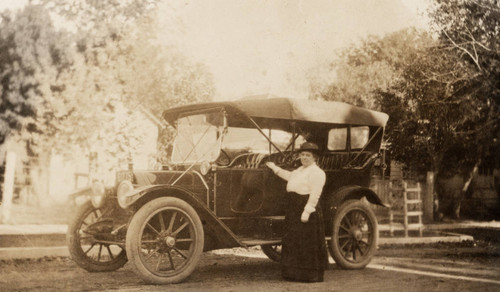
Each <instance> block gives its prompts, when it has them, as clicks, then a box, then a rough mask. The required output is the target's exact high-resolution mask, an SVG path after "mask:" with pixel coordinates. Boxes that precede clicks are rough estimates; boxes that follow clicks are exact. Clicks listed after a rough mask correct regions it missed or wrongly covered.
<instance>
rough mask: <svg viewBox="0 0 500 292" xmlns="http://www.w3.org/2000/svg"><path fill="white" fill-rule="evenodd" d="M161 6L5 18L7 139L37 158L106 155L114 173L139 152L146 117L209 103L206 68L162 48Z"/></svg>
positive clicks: (1, 70) (0, 31) (122, 4)
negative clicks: (181, 106) (175, 107)
mask: <svg viewBox="0 0 500 292" xmlns="http://www.w3.org/2000/svg"><path fill="white" fill-rule="evenodd" d="M156 2H158V1H155V0H151V1H150V0H140V1H135V0H134V1H132V0H131V1H114V0H107V1H71V0H54V1H40V3H41V4H40V5H32V4H28V5H27V6H26V7H25V8H24V9H23V10H22V11H21V12H19V13H18V14H17V15H11V14H10V13H7V12H5V13H4V14H3V18H2V24H1V27H0V47H1V48H2V50H1V51H0V76H1V80H2V83H1V84H2V87H1V90H2V91H1V92H0V93H1V95H2V104H1V106H0V123H1V125H0V130H1V135H0V138H1V139H2V140H3V139H5V137H7V135H10V137H11V138H13V137H17V138H18V140H19V141H23V142H24V143H25V145H27V146H28V147H29V149H30V151H31V153H32V155H34V156H37V157H47V158H50V154H51V153H53V152H54V151H55V152H59V153H61V152H64V153H66V154H70V155H71V154H73V153H75V149H82V151H83V153H84V154H85V155H87V156H88V157H95V156H91V155H90V154H91V153H92V152H99V155H100V157H101V159H100V161H107V163H106V164H107V165H106V166H105V167H108V168H109V167H111V166H112V165H113V166H115V167H116V166H118V165H119V163H120V162H124V161H126V160H127V159H128V157H129V155H130V154H134V153H135V152H136V151H138V148H139V147H138V146H139V144H140V143H141V140H142V133H144V130H143V129H141V125H140V123H138V122H137V121H138V120H140V119H141V117H140V116H141V112H148V113H149V112H152V113H153V116H155V118H158V119H159V118H160V114H161V112H162V111H163V109H165V108H166V107H168V106H172V105H176V104H182V103H187V102H193V101H197V100H208V99H210V98H212V96H213V94H214V86H213V82H212V79H211V75H210V74H209V73H208V70H207V68H205V67H204V66H203V65H201V64H195V63H193V62H191V61H190V60H189V59H187V58H186V57H185V56H183V55H182V53H181V52H179V51H178V50H176V49H175V48H174V47H164V46H160V45H159V42H158V41H157V40H156V36H157V29H158V26H157V17H158V15H156V14H155V10H154V9H153V8H154V7H155V3H156ZM54 19H56V20H57V23H58V26H55V25H54V24H53V20H54ZM146 116H147V115H146ZM142 119H144V117H142ZM76 153H80V152H76ZM39 161H41V160H39ZM44 161H45V165H44V168H48V167H47V161H48V159H44ZM103 166H104V165H101V166H100V167H101V168H102V167H103Z"/></svg>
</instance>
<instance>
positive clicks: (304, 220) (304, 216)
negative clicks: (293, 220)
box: [300, 211, 311, 223]
mask: <svg viewBox="0 0 500 292" xmlns="http://www.w3.org/2000/svg"><path fill="white" fill-rule="evenodd" d="M309 215H311V213H309V212H307V211H304V212H302V216H300V222H302V223H307V222H308V221H309Z"/></svg>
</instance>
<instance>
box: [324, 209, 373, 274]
mask: <svg viewBox="0 0 500 292" xmlns="http://www.w3.org/2000/svg"><path fill="white" fill-rule="evenodd" d="M377 241H378V228H377V218H376V217H375V214H374V213H373V211H372V210H371V209H370V207H369V206H368V205H367V204H366V203H364V202H362V201H360V200H348V201H346V202H344V203H343V204H342V205H341V206H340V207H339V209H338V210H337V212H336V213H335V215H334V218H333V230H332V238H331V240H330V241H328V247H329V249H330V254H331V256H332V257H333V259H334V260H335V263H337V264H338V265H339V266H341V267H342V268H344V269H361V268H364V267H365V266H366V265H368V263H369V262H370V261H371V259H372V257H373V254H374V253H375V250H376V248H377Z"/></svg>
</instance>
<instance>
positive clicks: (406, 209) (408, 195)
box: [389, 181, 424, 237]
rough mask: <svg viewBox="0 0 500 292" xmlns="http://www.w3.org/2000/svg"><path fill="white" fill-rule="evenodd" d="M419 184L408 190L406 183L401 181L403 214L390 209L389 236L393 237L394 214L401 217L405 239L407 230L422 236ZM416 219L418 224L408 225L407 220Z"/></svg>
mask: <svg viewBox="0 0 500 292" xmlns="http://www.w3.org/2000/svg"><path fill="white" fill-rule="evenodd" d="M421 191H422V189H421V187H420V183H417V186H416V187H414V188H409V187H408V183H407V182H405V181H403V190H402V192H403V212H397V211H394V210H392V209H390V211H389V228H390V234H391V236H394V225H393V222H394V214H395V213H396V214H399V215H402V216H403V227H404V234H405V237H408V231H409V230H418V232H419V235H420V236H422V231H423V229H424V225H423V223H422V216H423V212H422V198H421ZM415 217H416V218H417V220H418V223H409V221H410V220H409V218H415Z"/></svg>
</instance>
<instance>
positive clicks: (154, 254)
mask: <svg viewBox="0 0 500 292" xmlns="http://www.w3.org/2000/svg"><path fill="white" fill-rule="evenodd" d="M203 245H204V233H203V225H202V223H201V220H200V218H199V216H198V214H197V213H196V211H195V210H194V209H193V207H191V206H190V205H189V204H188V203H186V202H185V201H183V200H181V199H178V198H173V197H162V198H157V199H154V200H152V201H150V202H148V203H147V204H145V205H144V206H142V207H141V208H140V209H139V210H138V211H137V212H136V213H135V214H134V216H133V217H132V220H131V221H130V224H129V228H128V230H127V237H126V250H127V254H128V256H129V259H130V261H131V263H132V264H133V267H134V270H135V272H136V273H137V274H138V275H139V276H140V277H141V278H142V279H143V280H144V281H146V282H147V283H152V284H170V283H179V282H181V281H183V280H184V279H186V278H187V277H188V276H189V275H191V273H192V272H193V271H194V269H195V268H196V265H197V264H198V261H199V259H200V256H201V254H202V253H203Z"/></svg>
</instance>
